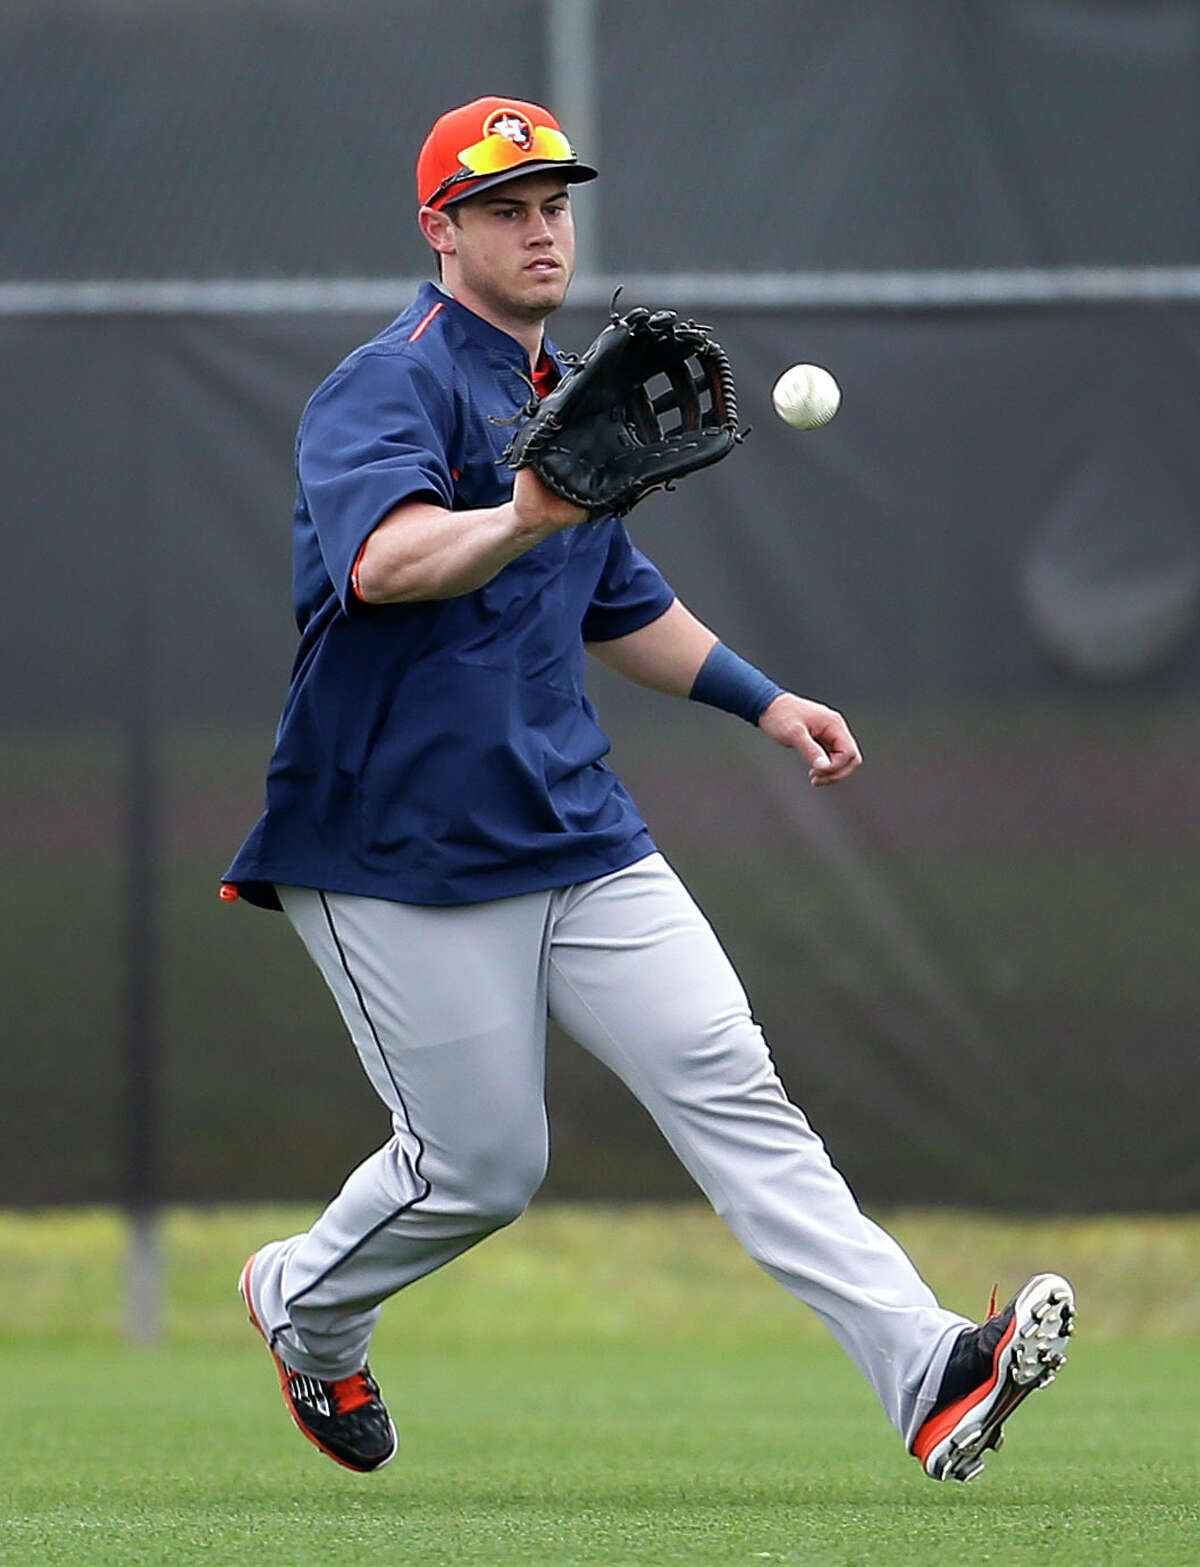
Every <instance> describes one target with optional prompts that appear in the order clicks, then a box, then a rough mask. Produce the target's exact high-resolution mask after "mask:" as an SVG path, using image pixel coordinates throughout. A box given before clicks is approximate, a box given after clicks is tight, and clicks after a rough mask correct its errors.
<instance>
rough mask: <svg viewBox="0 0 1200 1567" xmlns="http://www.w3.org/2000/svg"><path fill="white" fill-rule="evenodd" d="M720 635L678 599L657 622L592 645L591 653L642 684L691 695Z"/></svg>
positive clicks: (657, 689)
mask: <svg viewBox="0 0 1200 1567" xmlns="http://www.w3.org/2000/svg"><path fill="white" fill-rule="evenodd" d="M716 641H717V638H716V635H715V633H714V632H712V631H710V630H709V629H708V627H707V626H706V625H704V624H703V623H702V622H701V621H699V620H697V619H696V617H695V615H693V614H692V612H691V611H690V610H689V609H687V608H686V607H685V606H684V605H683V604H681V603H680V602H679V600H678V599H676V600H675V602H674V603H673V604H672V605H671V606H670V608H669V609H667V610H666V611H664V613H663V614H661V615H660V616H659V617H658V619H657V620H652V621H651V622H650V624H649V625H648V626H642V627H640V628H639V630H637V631H631V632H630V633H629V635H628V636H624V637H615V638H614V639H613V640H612V641H611V642H592V643H589V644H588V652H589V653H594V654H595V656H596V657H597V658H598V659H599V660H600V662H601V663H603V664H607V665H608V667H609V668H610V669H614V670H616V672H617V673H618V674H619V675H624V676H625V678H626V679H627V680H633V681H636V683H637V684H638V685H641V686H649V687H651V689H652V690H655V691H665V692H667V693H668V694H669V695H670V696H687V695H688V693H689V692H690V691H691V689H692V686H693V685H694V684H695V680H696V675H697V674H698V673H699V670H700V666H701V665H702V664H703V663H704V660H705V659H706V658H707V657H708V655H709V653H711V652H712V649H713V647H714V646H715V645H716Z"/></svg>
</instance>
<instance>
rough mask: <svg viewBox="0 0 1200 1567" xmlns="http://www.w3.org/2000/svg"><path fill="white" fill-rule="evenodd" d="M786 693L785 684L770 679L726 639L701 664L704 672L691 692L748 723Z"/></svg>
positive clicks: (700, 700) (697, 698) (695, 682)
mask: <svg viewBox="0 0 1200 1567" xmlns="http://www.w3.org/2000/svg"><path fill="white" fill-rule="evenodd" d="M782 695H783V687H782V686H777V685H776V684H775V682H774V681H773V680H770V679H768V677H767V676H766V675H764V674H763V672H762V670H761V669H755V667H754V665H753V664H748V663H747V662H746V660H745V659H744V658H739V656H738V655H737V654H736V653H735V652H734V651H733V649H732V648H729V647H726V646H725V644H724V643H723V642H718V643H717V644H716V646H715V647H714V648H713V650H712V652H711V653H710V654H709V655H708V657H707V658H706V659H705V660H704V662H703V664H701V666H700V673H699V674H698V675H697V676H696V678H695V680H694V682H693V683H692V689H691V690H690V691H689V692H688V697H689V699H690V700H691V701H693V702H706V703H707V704H708V706H709V707H719V708H720V709H721V711H722V712H725V713H736V714H737V716H738V717H739V718H744V719H745V720H746V722H747V723H748V724H756V723H757V722H758V720H759V719H760V718H761V716H762V715H763V713H764V712H765V711H766V709H767V708H768V707H769V706H770V705H771V703H772V702H773V701H774V700H775V698H776V697H777V696H782Z"/></svg>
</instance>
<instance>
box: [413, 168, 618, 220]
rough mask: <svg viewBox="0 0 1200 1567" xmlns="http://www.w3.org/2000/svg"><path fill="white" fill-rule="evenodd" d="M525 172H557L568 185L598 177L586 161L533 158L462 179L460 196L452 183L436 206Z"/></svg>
mask: <svg viewBox="0 0 1200 1567" xmlns="http://www.w3.org/2000/svg"><path fill="white" fill-rule="evenodd" d="M526 174H558V175H560V176H561V177H562V179H563V180H564V181H565V182H566V183H567V184H568V185H574V184H579V183H581V182H582V181H583V180H594V179H598V178H599V171H598V170H597V169H593V168H591V167H590V166H589V165H588V164H586V163H564V162H562V160H561V159H557V160H556V159H553V158H535V159H531V160H530V162H529V163H518V164H517V166H516V168H514V169H502V170H501V171H500V173H499V174H481V175H480V177H479V178H478V179H477V180H471V181H470V183H467V182H466V181H464V182H463V183H464V186H465V188H464V190H463V193H462V195H461V196H460V195H456V194H455V187H454V186H453V185H452V186H451V187H450V189H449V191H447V193H446V195H445V196H444V197H443V198H442V200H441V201H440V202H439V203H438V206H439V207H440V208H445V207H453V206H457V204H458V203H459V202H460V201H466V200H467V198H468V197H469V196H478V195H479V193H480V191H485V190H492V189H494V187H495V186H497V185H506V184H507V183H508V181H509V180H519V179H523V178H524V176H525V175H526Z"/></svg>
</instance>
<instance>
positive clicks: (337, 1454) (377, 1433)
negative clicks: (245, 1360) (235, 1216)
mask: <svg viewBox="0 0 1200 1567" xmlns="http://www.w3.org/2000/svg"><path fill="white" fill-rule="evenodd" d="M254 1255H255V1256H257V1255H258V1254H257V1252H256V1253H255V1254H254ZM253 1264H254V1257H253V1256H252V1257H250V1258H248V1259H247V1262H246V1265H245V1267H244V1268H243V1269H242V1272H241V1277H240V1278H239V1279H238V1294H239V1295H240V1296H241V1297H242V1299H243V1300H244V1301H245V1303H246V1310H247V1312H248V1313H249V1315H250V1321H251V1322H252V1323H253V1324H254V1326H255V1327H256V1328H257V1329H258V1332H259V1333H260V1334H261V1335H262V1338H263V1342H264V1343H265V1344H266V1346H267V1348H268V1350H270V1353H271V1359H272V1360H273V1361H274V1362H275V1369H276V1371H277V1372H278V1373H279V1386H280V1387H281V1388H282V1390H283V1401H284V1403H285V1404H286V1405H287V1407H288V1412H289V1413H290V1415H291V1417H292V1419H293V1420H294V1421H295V1422H296V1424H297V1425H298V1426H299V1427H300V1430H301V1431H302V1432H303V1433H304V1435H305V1436H306V1437H307V1438H308V1440H309V1441H310V1442H311V1443H313V1445H314V1446H315V1447H319V1448H320V1449H321V1451H322V1452H323V1453H325V1454H326V1455H327V1456H328V1457H329V1458H332V1459H333V1460H334V1461H335V1462H336V1463H339V1464H342V1465H344V1467H345V1468H347V1469H355V1470H357V1471H358V1472H359V1473H360V1474H370V1473H371V1472H372V1470H375V1469H382V1468H383V1466H384V1464H386V1463H389V1462H390V1461H391V1460H392V1459H393V1458H394V1457H395V1456H396V1427H395V1426H394V1425H393V1424H392V1420H391V1416H390V1415H389V1414H388V1412H387V1409H386V1407H385V1405H384V1402H383V1400H382V1398H380V1396H379V1384H378V1383H377V1382H376V1381H375V1378H374V1377H373V1376H372V1375H371V1370H370V1367H369V1366H364V1367H363V1368H362V1370H361V1371H356V1372H355V1373H354V1374H353V1376H348V1377H341V1378H339V1379H338V1380H337V1381H334V1382H325V1381H322V1380H321V1379H320V1378H319V1377H314V1376H309V1375H308V1374H307V1372H304V1371H293V1370H292V1368H291V1367H290V1366H288V1365H285V1363H284V1362H283V1361H282V1360H280V1358H279V1356H278V1355H277V1354H276V1353H275V1351H274V1350H273V1349H271V1342H270V1339H269V1338H268V1337H267V1334H266V1332H265V1331H264V1329H263V1325H262V1323H261V1322H260V1321H259V1320H258V1314H257V1313H256V1311H255V1309H254V1300H253V1297H252V1296H251V1293H250V1269H251V1267H252V1266H253Z"/></svg>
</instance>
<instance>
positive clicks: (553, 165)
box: [417, 98, 596, 207]
mask: <svg viewBox="0 0 1200 1567" xmlns="http://www.w3.org/2000/svg"><path fill="white" fill-rule="evenodd" d="M543 170H553V171H556V172H558V173H561V175H562V177H563V178H564V179H565V180H594V179H595V178H596V170H595V169H592V168H589V167H588V165H587V164H586V163H580V161H579V159H578V158H577V157H576V156H575V149H574V148H573V147H572V146H571V143H570V142H569V141H568V140H567V138H566V137H565V136H564V135H563V132H562V127H561V126H560V125H559V123H558V121H557V120H556V119H555V118H554V116H553V115H552V114H551V113H550V111H549V110H548V109H543V108H542V107H541V106H540V105H539V104H536V103H524V102H522V100H521V99H519V98H476V99H475V101H474V103H465V104H463V106H462V108H461V109H450V110H448V111H447V112H446V113H445V114H443V115H441V116H440V118H438V119H437V120H435V121H434V125H433V129H432V130H431V131H430V133H429V135H428V136H427V137H426V138H425V144H424V146H423V147H422V148H421V153H420V156H419V157H418V158H417V198H418V200H419V201H420V203H421V205H422V206H423V207H446V206H449V205H450V204H451V203H452V202H456V201H462V200H463V199H464V198H465V197H467V196H474V195H475V193H476V192H477V191H481V190H488V189H490V188H491V186H493V185H500V184H503V182H504V181H505V180H511V179H514V178H516V177H517V176H518V175H522V174H538V173H541V172H542V171H543Z"/></svg>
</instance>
